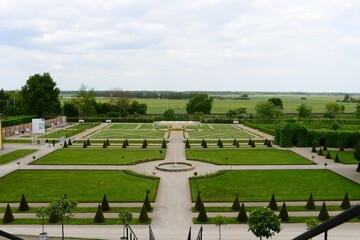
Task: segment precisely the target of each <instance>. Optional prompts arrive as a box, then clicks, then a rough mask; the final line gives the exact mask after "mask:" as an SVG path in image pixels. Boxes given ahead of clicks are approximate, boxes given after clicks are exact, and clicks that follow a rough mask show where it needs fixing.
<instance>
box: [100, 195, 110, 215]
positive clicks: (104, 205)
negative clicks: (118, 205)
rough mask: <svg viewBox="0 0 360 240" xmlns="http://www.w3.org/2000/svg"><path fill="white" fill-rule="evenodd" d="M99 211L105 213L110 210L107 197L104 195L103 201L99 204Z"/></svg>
mask: <svg viewBox="0 0 360 240" xmlns="http://www.w3.org/2000/svg"><path fill="white" fill-rule="evenodd" d="M101 209H102V210H103V211H104V212H107V211H109V210H110V205H109V202H108V200H107V197H106V194H104V197H103V200H102V202H101Z"/></svg>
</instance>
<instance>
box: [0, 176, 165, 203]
mask: <svg viewBox="0 0 360 240" xmlns="http://www.w3.org/2000/svg"><path fill="white" fill-rule="evenodd" d="M127 172H128V171H86V170H84V171H73V170H67V171H61V170H20V171H19V170H18V171H15V172H13V173H11V174H9V175H7V176H5V177H3V178H1V179H0V189H1V194H0V202H18V201H19V199H20V198H21V194H23V193H24V194H25V196H26V199H27V201H28V202H50V201H52V200H53V199H55V198H58V197H61V196H62V195H63V194H65V193H66V194H67V196H68V197H69V198H71V199H74V200H76V201H79V202H100V201H101V200H102V197H103V195H104V193H106V195H107V199H108V201H109V202H142V201H144V198H145V195H146V190H147V189H149V190H150V192H151V194H150V198H151V201H153V200H154V199H155V194H156V191H157V186H158V183H159V179H158V178H156V177H150V176H149V177H146V178H145V177H139V176H138V175H137V174H135V173H133V174H128V173H127Z"/></svg>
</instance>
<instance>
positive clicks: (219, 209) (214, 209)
mask: <svg viewBox="0 0 360 240" xmlns="http://www.w3.org/2000/svg"><path fill="white" fill-rule="evenodd" d="M267 206H268V205H264V207H267ZM278 207H279V211H280V209H281V205H280V204H279V203H278ZM321 207H322V205H318V206H315V209H313V210H312V209H307V208H305V205H304V206H288V205H287V206H286V209H287V210H288V211H289V212H316V211H320V209H321ZM256 208H259V207H258V206H256V207H255V206H251V207H247V206H246V204H245V209H246V211H247V212H251V211H252V210H254V209H256ZM326 208H327V210H328V211H343V210H344V209H342V208H341V207H340V206H335V205H326ZM191 211H192V212H198V211H196V210H195V207H193V208H191ZM206 212H239V211H238V210H233V209H232V208H231V206H229V207H206Z"/></svg>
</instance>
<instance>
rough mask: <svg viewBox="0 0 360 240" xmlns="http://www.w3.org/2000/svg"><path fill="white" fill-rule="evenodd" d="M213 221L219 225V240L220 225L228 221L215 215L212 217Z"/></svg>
mask: <svg viewBox="0 0 360 240" xmlns="http://www.w3.org/2000/svg"><path fill="white" fill-rule="evenodd" d="M214 223H215V225H216V226H218V227H219V240H221V226H222V225H226V224H227V223H228V222H227V220H226V218H225V217H223V216H220V215H217V216H216V217H215V218H214Z"/></svg>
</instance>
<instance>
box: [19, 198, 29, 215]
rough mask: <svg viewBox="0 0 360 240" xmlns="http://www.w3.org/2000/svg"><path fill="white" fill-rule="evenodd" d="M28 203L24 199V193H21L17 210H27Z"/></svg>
mask: <svg viewBox="0 0 360 240" xmlns="http://www.w3.org/2000/svg"><path fill="white" fill-rule="evenodd" d="M29 209H30V207H29V204H28V203H27V201H26V198H25V195H24V194H22V195H21V201H20V205H19V211H27V210H29Z"/></svg>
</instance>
